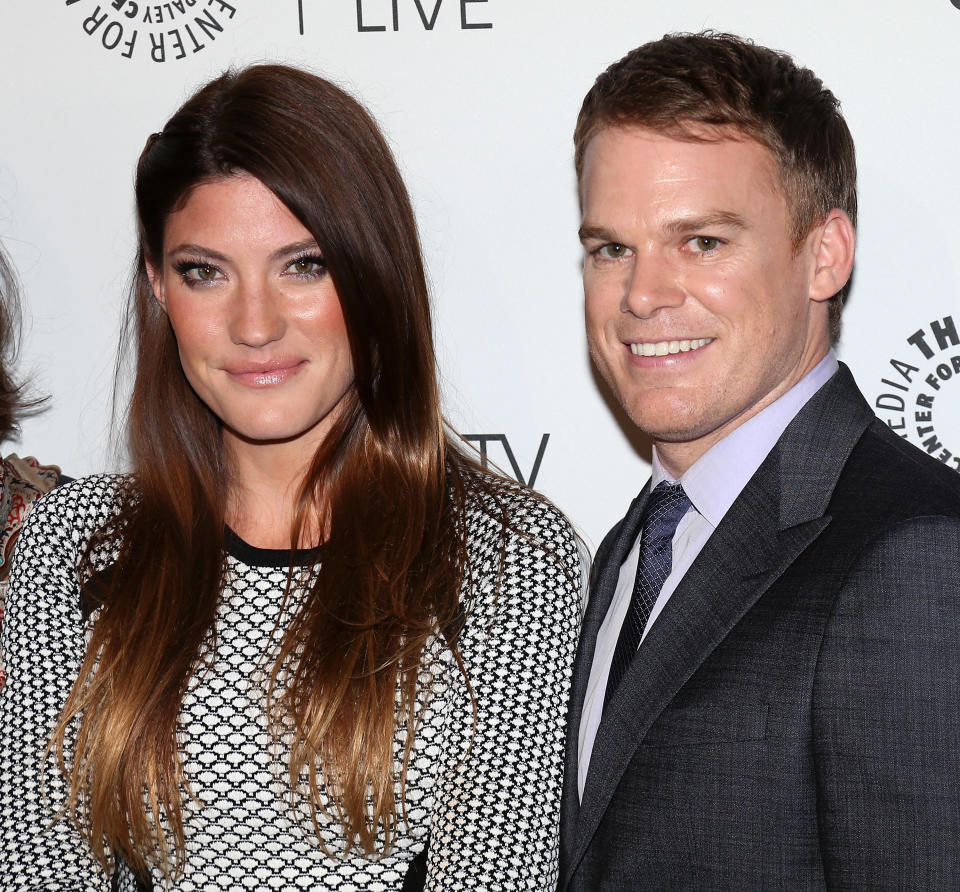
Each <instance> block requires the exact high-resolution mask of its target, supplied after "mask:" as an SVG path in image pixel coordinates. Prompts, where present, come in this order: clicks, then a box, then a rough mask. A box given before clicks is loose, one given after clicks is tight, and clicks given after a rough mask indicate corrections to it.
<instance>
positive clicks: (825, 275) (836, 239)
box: [810, 208, 857, 302]
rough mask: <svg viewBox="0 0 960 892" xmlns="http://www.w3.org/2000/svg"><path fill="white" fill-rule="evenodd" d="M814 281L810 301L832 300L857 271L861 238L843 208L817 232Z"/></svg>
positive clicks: (811, 285) (831, 213)
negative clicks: (854, 260) (856, 257)
mask: <svg viewBox="0 0 960 892" xmlns="http://www.w3.org/2000/svg"><path fill="white" fill-rule="evenodd" d="M814 240H815V242H814V245H812V246H811V247H813V248H815V250H816V255H815V258H814V271H813V277H812V279H811V281H810V299H811V300H815V301H818V302H819V301H825V300H830V298H831V297H833V296H834V295H835V294H836V293H837V292H838V291H839V290H840V289H841V288H843V286H844V285H846V284H847V279H849V278H850V273H851V272H852V271H853V255H854V253H855V251H856V247H857V234H856V232H855V231H854V228H853V223H851V222H850V218H849V217H848V216H847V215H846V214H845V213H844V212H843V211H841V210H840V209H839V208H834V209H833V210H832V211H830V213H829V214H827V216H826V219H825V220H824V221H823V223H821V224H820V225H819V226H818V227H817V228H816V229H815V230H814Z"/></svg>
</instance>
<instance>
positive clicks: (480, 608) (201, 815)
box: [0, 476, 581, 892]
mask: <svg viewBox="0 0 960 892" xmlns="http://www.w3.org/2000/svg"><path fill="white" fill-rule="evenodd" d="M120 480H121V478H118V477H109V476H95V477H89V478H85V479H83V480H79V481H76V482H74V483H72V484H68V485H67V486H65V487H61V488H60V489H58V490H56V491H55V492H54V493H52V494H51V495H50V496H47V497H46V498H44V499H42V500H41V501H40V502H38V504H37V507H36V508H35V509H34V511H33V512H32V514H31V517H30V518H29V520H28V522H27V525H26V526H25V528H24V530H23V533H22V534H21V540H20V544H19V546H18V554H17V557H16V558H15V565H14V577H13V581H12V585H11V588H10V592H9V595H8V604H7V616H6V621H5V623H4V626H3V641H4V649H5V652H6V654H7V683H6V685H5V686H4V688H3V689H2V690H0V889H2V890H9V892H14V890H27V889H31V890H35V889H57V890H64V889H69V890H84V892H86V890H106V889H108V888H109V887H110V880H109V878H107V877H106V876H105V875H104V873H103V871H102V870H101V869H100V868H99V866H98V865H97V864H96V863H95V862H94V861H93V859H92V857H91V855H90V854H89V849H88V847H87V845H86V843H85V842H84V841H83V840H82V838H81V837H80V835H79V834H78V832H77V831H76V830H75V829H74V828H73V827H72V825H71V824H70V823H69V822H68V821H66V820H65V819H64V818H62V816H58V809H59V808H60V806H61V805H62V804H63V802H64V800H65V787H64V783H63V781H62V779H61V776H60V774H59V772H58V770H57V768H56V766H55V764H54V762H53V759H52V758H48V760H47V762H46V766H45V774H44V782H45V785H46V786H45V789H44V790H43V791H41V785H40V784H41V778H40V770H41V756H42V753H43V751H44V747H45V746H46V742H47V740H48V738H49V736H50V733H51V731H52V729H53V727H54V725H55V723H56V719H57V716H58V715H59V712H60V710H61V708H62V706H63V703H64V701H65V699H66V697H67V694H68V692H69V690H70V688H71V686H72V684H73V681H74V679H75V677H76V673H77V671H78V668H79V665H80V662H81V660H82V656H83V652H84V647H85V640H86V637H85V630H84V627H83V622H82V619H81V614H80V606H79V590H78V584H77V570H76V568H77V564H78V560H79V556H80V555H81V554H82V552H83V548H84V546H85V544H86V542H87V541H88V539H89V536H90V535H91V534H92V532H93V531H94V530H95V529H96V528H97V527H99V526H100V525H101V524H102V523H103V522H104V521H105V520H106V519H107V518H108V517H109V516H110V515H111V512H113V511H115V510H116V508H115V499H116V493H117V487H118V483H119V482H120ZM503 495H504V498H505V499H506V500H507V502H508V504H509V507H510V510H511V516H512V520H513V523H514V524H515V525H516V526H517V527H518V528H519V529H520V531H521V534H520V535H518V534H516V533H513V532H510V533H508V534H507V540H506V563H505V566H504V571H503V576H502V579H500V580H499V586H498V570H499V567H500V554H501V546H502V542H501V525H500V523H499V521H498V520H496V519H495V518H494V517H491V512H489V511H487V510H484V506H483V505H480V504H474V505H472V506H471V507H470V509H469V512H468V529H469V555H470V561H471V567H472V571H473V585H474V588H473V591H472V595H471V600H470V602H469V605H470V606H469V608H468V613H467V622H466V625H465V627H464V630H463V632H462V634H461V638H460V650H461V655H462V657H463V660H464V663H465V665H466V667H467V671H468V673H469V676H470V679H471V682H472V685H473V691H474V694H475V696H476V701H477V721H476V728H475V729H474V725H473V720H474V716H473V710H472V707H471V702H470V697H469V694H468V691H467V688H466V686H465V684H464V681H463V679H462V677H461V676H460V673H459V670H457V669H456V667H455V666H454V665H453V660H452V658H451V657H450V654H449V652H448V651H447V650H446V649H445V648H444V647H443V646H442V645H441V643H440V642H439V641H433V642H432V643H431V645H430V646H428V653H427V656H426V658H425V660H424V661H423V663H424V665H423V668H422V670H421V676H420V683H419V699H418V705H419V712H418V727H417V729H416V733H415V735H414V745H413V752H412V757H411V762H410V765H409V769H408V773H407V789H406V801H405V803H404V805H405V807H406V814H407V818H408V821H407V824H404V823H403V822H402V821H401V824H400V826H399V827H398V828H397V836H396V841H395V844H394V847H393V849H392V850H391V852H390V854H389V855H387V856H386V857H382V858H377V857H365V856H364V855H362V854H360V853H357V852H355V851H351V852H350V853H345V852H344V845H343V839H342V834H341V832H340V828H339V827H338V825H337V824H336V823H335V821H333V820H331V819H326V820H325V821H324V820H323V819H321V820H322V826H321V834H322V837H323V839H324V841H325V843H326V844H327V847H328V849H330V850H331V852H332V855H326V854H324V852H323V850H322V848H321V847H320V846H319V845H318V844H317V841H316V838H315V836H314V835H313V830H312V827H311V823H310V818H309V811H308V806H307V805H306V804H305V803H304V802H303V801H302V800H299V801H297V802H295V804H294V805H291V801H290V794H289V791H288V788H287V779H286V770H287V760H288V756H289V753H288V751H287V750H286V749H285V748H284V747H282V746H278V745H277V744H274V743H273V742H272V740H271V737H270V734H269V732H268V728H267V723H266V719H265V716H264V713H263V692H264V684H265V680H264V674H265V673H264V670H265V668H266V663H265V655H266V654H268V653H269V652H270V650H271V646H272V644H273V642H274V640H275V636H276V634H277V633H275V632H274V623H275V621H276V619H277V617H278V611H279V609H280V603H281V600H282V595H283V588H284V584H285V581H286V563H287V560H288V554H287V553H282V554H281V553H278V552H269V551H264V550H260V549H253V548H251V547H250V546H245V547H244V548H242V549H239V548H238V549H234V548H231V554H230V555H229V556H228V577H227V583H226V585H225V588H224V591H223V597H222V599H221V604H220V607H219V612H218V615H217V648H216V652H215V654H212V655H211V654H208V655H206V658H205V663H204V666H203V667H202V669H201V671H198V672H196V673H195V674H194V676H193V678H192V680H191V682H190V685H189V689H188V691H187V693H186V695H185V698H184V702H183V706H182V710H181V717H180V736H179V739H180V750H181V753H182V755H183V760H184V770H185V772H186V776H187V778H188V780H189V783H190V786H191V790H192V793H193V794H194V797H195V798H189V797H184V801H183V805H184V809H185V811H184V824H185V830H186V837H187V840H186V845H187V855H186V867H185V870H184V872H183V874H182V875H180V876H178V877H177V878H176V880H175V882H174V883H173V885H171V886H168V885H167V884H166V883H165V882H164V878H163V875H162V873H161V872H160V871H159V870H157V869H155V870H154V871H153V881H154V885H155V888H156V889H158V890H159V889H165V888H174V889H177V890H184V892H186V890H205V892H220V890H223V892H227V890H230V892H234V890H243V889H251V890H254V889H255V890H260V889H264V890H278V892H280V890H299V889H335V890H341V892H350V890H384V892H386V890H395V889H397V890H398V889H400V887H401V885H402V882H403V877H404V875H405V873H406V870H407V866H408V864H409V862H410V861H411V860H412V858H413V857H415V855H416V854H417V853H418V852H420V851H421V850H422V848H423V845H424V841H425V839H426V837H427V834H428V833H429V835H430V845H429V857H428V880H427V884H426V888H427V889H428V890H432V892H456V890H465V892H466V890H495V889H502V890H548V889H551V890H552V889H553V888H555V886H556V880H557V838H558V827H557V825H558V816H559V802H560V789H561V772H562V765H563V739H564V719H565V713H566V704H567V693H568V688H569V680H570V672H571V666H572V661H573V655H574V648H575V644H576V636H577V631H578V625H579V618H580V584H581V559H580V555H579V552H578V546H577V542H576V539H575V536H574V534H573V533H572V531H571V529H570V526H569V524H568V522H567V521H566V520H565V519H564V518H563V517H562V515H561V514H560V513H559V512H558V511H556V509H554V508H552V507H551V506H549V505H545V504H543V503H542V502H540V501H537V500H535V499H533V498H531V497H530V496H529V495H528V494H525V493H524V492H523V491H522V490H520V489H519V488H514V487H508V486H507V485H505V486H504V493H503ZM234 552H236V553H234ZM97 558H98V561H100V562H102V563H103V565H104V566H105V565H107V564H108V563H109V561H110V555H99V556H97ZM91 621H95V617H94V619H93V620H91ZM405 735H406V729H405V728H403V727H400V728H399V729H398V731H397V735H396V741H395V752H396V754H397V759H398V762H397V771H398V772H399V769H400V763H399V758H400V756H401V755H402V752H403V748H404V744H405V740H406V737H405ZM44 794H45V796H44ZM397 795H398V797H399V795H400V791H399V787H398V789H397ZM45 797H46V798H45ZM119 879H120V888H121V889H126V888H130V889H132V888H133V884H132V878H131V877H129V876H121V877H120V878H119Z"/></svg>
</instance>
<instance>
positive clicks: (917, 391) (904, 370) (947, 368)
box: [874, 316, 960, 470]
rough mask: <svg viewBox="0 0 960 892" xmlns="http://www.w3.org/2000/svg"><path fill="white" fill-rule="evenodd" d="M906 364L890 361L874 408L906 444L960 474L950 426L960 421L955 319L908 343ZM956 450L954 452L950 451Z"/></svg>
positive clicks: (959, 341)
mask: <svg viewBox="0 0 960 892" xmlns="http://www.w3.org/2000/svg"><path fill="white" fill-rule="evenodd" d="M905 341H906V344H907V346H908V348H909V352H905V353H904V355H905V356H906V357H907V358H906V359H903V358H899V357H891V359H890V367H891V369H892V371H891V372H890V373H889V374H888V376H887V377H885V378H881V379H880V380H881V384H882V385H883V392H882V393H881V394H880V395H879V396H878V397H877V399H876V402H875V403H874V405H875V407H876V409H877V411H878V413H879V414H880V417H881V418H882V419H883V420H884V421H885V422H886V423H887V424H888V425H889V426H890V429H891V430H893V431H895V432H896V433H898V434H899V435H900V436H901V437H903V438H904V439H907V440H909V441H910V442H911V443H914V444H916V445H917V446H919V447H920V448H921V449H923V450H924V451H926V452H928V453H929V454H930V455H932V456H933V457H934V458H937V459H939V460H940V461H942V462H943V463H944V464H946V465H950V467H952V468H956V469H958V470H960V448H958V446H960V444H958V443H957V442H955V441H954V440H952V439H951V435H954V436H955V435H956V431H954V430H952V429H951V428H950V425H952V424H956V420H957V418H958V417H960V384H958V383H957V382H958V380H960V333H958V331H957V324H956V322H955V321H954V318H953V316H944V317H943V319H934V320H933V321H931V322H929V323H928V324H927V325H926V326H924V327H923V328H919V329H917V330H916V331H915V332H913V334H911V335H909V336H908V337H907V338H906V339H905ZM951 447H952V448H951Z"/></svg>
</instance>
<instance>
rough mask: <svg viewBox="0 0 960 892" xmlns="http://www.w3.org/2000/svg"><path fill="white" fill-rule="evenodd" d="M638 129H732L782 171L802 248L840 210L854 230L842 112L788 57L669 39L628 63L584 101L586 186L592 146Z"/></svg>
mask: <svg viewBox="0 0 960 892" xmlns="http://www.w3.org/2000/svg"><path fill="white" fill-rule="evenodd" d="M630 126H636V127H646V128H648V129H650V130H654V131H656V132H658V133H662V134H664V135H666V136H670V137H673V138H675V139H681V140H691V141H695V142H699V141H709V140H711V139H712V137H711V135H710V130H711V129H712V128H722V129H726V128H733V129H735V130H737V131H739V132H740V133H742V134H743V135H744V136H746V137H749V138H750V139H754V140H756V141H757V142H759V143H760V144H761V145H763V146H765V147H766V148H767V149H768V150H769V151H770V153H771V154H772V156H773V158H774V161H775V162H776V164H777V167H778V169H779V174H780V181H781V184H782V186H783V190H784V193H785V196H786V199H787V204H788V207H789V208H790V212H791V215H792V217H793V221H792V223H793V225H792V228H793V238H794V246H795V247H797V248H799V246H800V244H801V243H802V242H803V239H804V238H805V237H806V236H807V234H808V233H809V232H810V230H811V229H812V228H813V227H814V226H815V225H817V224H818V223H820V222H821V221H822V220H824V218H825V217H826V216H827V214H828V213H829V212H830V211H831V210H832V209H833V208H840V210H842V211H845V212H846V214H847V216H848V217H850V220H851V221H852V222H853V224H854V226H856V222H857V162H856V156H855V153H854V148H853V138H852V137H851V136H850V131H849V129H848V128H847V124H846V122H845V121H844V119H843V116H842V115H841V114H840V103H839V101H838V100H837V98H836V97H835V96H834V95H833V93H831V92H830V90H828V89H827V88H826V87H824V85H823V83H822V81H821V80H820V79H819V78H818V77H817V76H816V75H815V74H814V73H813V72H812V71H810V69H808V68H801V67H800V66H798V65H797V64H796V63H795V62H794V61H793V59H791V58H790V56H788V55H787V54H786V53H780V52H776V51H775V50H771V49H768V48H767V47H763V46H757V45H756V44H754V43H752V42H751V41H749V40H745V39H743V38H741V37H737V36H735V35H733V34H719V33H715V32H710V31H705V32H702V33H700V34H667V35H665V36H664V37H663V38H662V39H660V40H655V41H652V42H650V43H646V44H644V45H643V46H641V47H638V48H637V49H635V50H632V51H631V52H629V53H627V55H626V56H624V57H623V58H622V59H621V60H620V61H619V62H615V63H614V64H613V65H611V66H610V67H609V68H608V69H607V70H606V71H604V72H603V73H602V74H601V75H600V76H599V77H598V78H597V80H596V82H595V83H594V85H593V87H591V89H590V92H589V93H587V95H586V98H585V99H584V100H583V106H582V108H581V109H580V115H579V117H578V118H577V127H576V130H575V131H574V146H575V161H576V169H577V179H578V180H580V179H581V177H582V174H583V158H584V153H585V152H586V148H587V144H588V143H589V142H590V139H591V138H592V137H593V136H594V135H595V134H596V133H597V132H598V131H600V130H603V129H604V128H607V127H630ZM724 136H725V134H724V133H723V132H720V133H718V134H717V136H716V138H717V139H722V138H724ZM848 290H849V283H847V285H845V286H844V287H843V288H842V289H841V290H840V291H839V292H838V294H837V295H836V296H835V297H834V298H833V299H832V301H831V303H830V330H831V337H832V339H833V340H836V338H837V336H838V335H839V330H840V311H841V309H842V306H843V301H844V298H845V297H846V294H847V291H848Z"/></svg>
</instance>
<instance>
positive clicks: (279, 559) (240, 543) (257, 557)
mask: <svg viewBox="0 0 960 892" xmlns="http://www.w3.org/2000/svg"><path fill="white" fill-rule="evenodd" d="M225 538H226V542H225V545H226V549H227V554H229V555H230V556H231V557H235V558H236V559H237V560H238V561H243V563H245V564H246V565H247V566H248V567H282V568H286V567H289V566H290V555H291V552H290V549H289V548H257V546H256V545H251V544H250V543H249V542H244V540H243V539H241V538H240V537H239V536H238V535H237V534H236V533H235V532H234V531H233V530H231V529H230V527H226V537H225ZM322 550H323V546H322V545H316V546H314V547H313V548H298V549H297V550H296V551H294V552H293V566H295V567H307V566H310V565H311V564H315V563H317V561H319V560H320V553H321V551H322Z"/></svg>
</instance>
